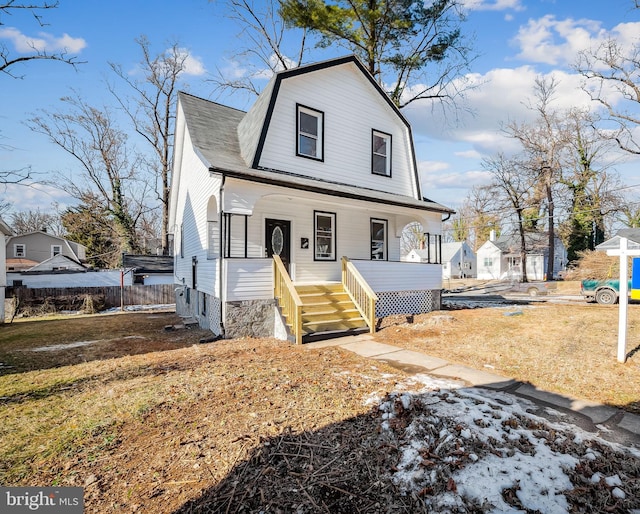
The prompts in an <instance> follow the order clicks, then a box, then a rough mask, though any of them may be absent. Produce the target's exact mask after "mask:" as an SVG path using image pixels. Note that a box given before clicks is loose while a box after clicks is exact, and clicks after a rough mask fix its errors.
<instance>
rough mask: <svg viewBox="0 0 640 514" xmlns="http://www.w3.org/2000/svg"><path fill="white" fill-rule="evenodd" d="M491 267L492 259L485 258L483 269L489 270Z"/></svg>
mask: <svg viewBox="0 0 640 514" xmlns="http://www.w3.org/2000/svg"><path fill="white" fill-rule="evenodd" d="M491 266H493V259H492V258H491V257H485V258H484V267H485V268H490V267H491Z"/></svg>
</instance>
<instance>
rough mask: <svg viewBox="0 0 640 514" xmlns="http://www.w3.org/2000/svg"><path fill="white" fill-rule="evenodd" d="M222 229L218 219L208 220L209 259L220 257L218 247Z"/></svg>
mask: <svg viewBox="0 0 640 514" xmlns="http://www.w3.org/2000/svg"><path fill="white" fill-rule="evenodd" d="M219 235H220V231H219V229H218V222H217V221H207V259H215V258H216V257H218V248H219V245H220V238H219Z"/></svg>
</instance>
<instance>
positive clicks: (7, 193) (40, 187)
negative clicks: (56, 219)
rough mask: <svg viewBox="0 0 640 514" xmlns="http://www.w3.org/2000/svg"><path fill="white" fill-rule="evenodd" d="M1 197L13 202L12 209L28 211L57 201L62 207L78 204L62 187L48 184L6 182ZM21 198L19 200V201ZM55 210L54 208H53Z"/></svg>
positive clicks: (0, 192) (0, 193) (0, 191)
mask: <svg viewBox="0 0 640 514" xmlns="http://www.w3.org/2000/svg"><path fill="white" fill-rule="evenodd" d="M0 199H4V200H8V201H10V202H12V203H13V206H12V210H15V211H28V210H36V209H43V208H45V210H46V207H47V206H52V205H53V204H54V203H57V204H58V205H59V206H60V207H61V208H63V209H64V208H66V207H68V206H70V205H75V204H77V203H78V202H77V200H75V199H73V198H71V197H70V196H69V195H68V194H67V193H66V192H64V191H63V190H62V189H58V188H56V187H53V186H49V185H46V184H31V185H29V186H25V185H18V184H6V185H4V186H3V187H2V189H1V190H0ZM18 199H19V201H17V200H18ZM52 210H53V209H52Z"/></svg>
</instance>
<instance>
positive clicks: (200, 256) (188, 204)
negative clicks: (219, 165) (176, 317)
mask: <svg viewBox="0 0 640 514" xmlns="http://www.w3.org/2000/svg"><path fill="white" fill-rule="evenodd" d="M185 136H186V140H187V141H188V131H187V130H186V129H185ZM182 152H183V153H182V161H181V168H182V169H181V179H182V180H181V184H180V188H179V191H178V193H177V195H176V196H177V197H176V198H175V202H176V206H175V209H176V210H175V212H176V218H175V221H174V223H175V225H174V230H175V236H176V237H175V241H176V250H177V251H176V258H175V269H174V275H175V281H176V283H177V284H185V285H187V286H190V285H191V280H192V259H193V258H196V259H197V261H198V265H197V273H198V291H200V292H203V293H207V294H209V295H212V296H218V295H219V292H218V290H217V289H218V283H219V280H218V277H219V261H220V259H211V258H209V242H210V241H209V236H210V234H209V230H210V226H209V221H208V220H207V216H206V215H200V216H198V215H196V213H206V212H207V205H208V203H209V199H210V198H211V196H212V195H217V194H218V191H219V189H220V184H221V180H220V178H219V177H217V176H211V175H210V174H209V171H208V169H207V167H206V166H205V165H204V164H203V162H202V161H201V160H200V159H199V157H198V156H197V155H196V153H195V152H194V151H193V147H191V145H188V144H187V145H185V146H184V147H183V149H182ZM180 252H181V253H180ZM183 279H184V281H183ZM196 298H197V296H192V297H191V301H192V302H195V299H196Z"/></svg>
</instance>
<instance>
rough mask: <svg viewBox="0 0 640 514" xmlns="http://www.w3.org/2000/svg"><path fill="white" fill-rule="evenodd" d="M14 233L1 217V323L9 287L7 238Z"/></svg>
mask: <svg viewBox="0 0 640 514" xmlns="http://www.w3.org/2000/svg"><path fill="white" fill-rule="evenodd" d="M11 235H13V232H12V231H11V229H10V228H9V226H8V225H7V224H6V223H5V222H4V221H2V218H0V243H3V244H0V323H4V316H5V314H4V300H5V290H6V287H7V268H6V260H7V254H6V246H5V244H4V242H5V240H6V239H7V238H8V237H10V236H11Z"/></svg>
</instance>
